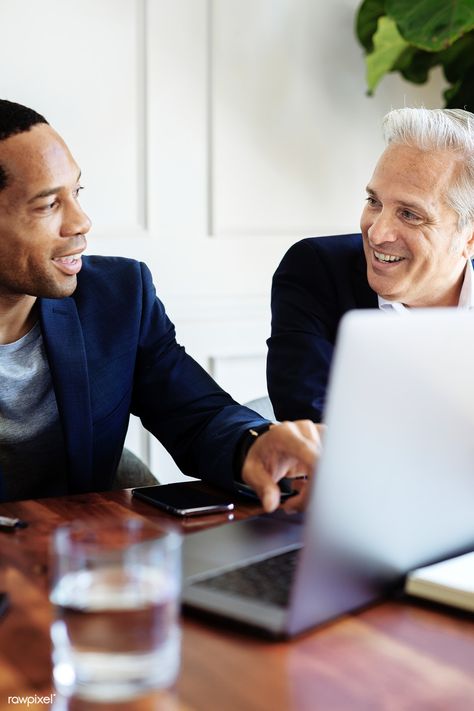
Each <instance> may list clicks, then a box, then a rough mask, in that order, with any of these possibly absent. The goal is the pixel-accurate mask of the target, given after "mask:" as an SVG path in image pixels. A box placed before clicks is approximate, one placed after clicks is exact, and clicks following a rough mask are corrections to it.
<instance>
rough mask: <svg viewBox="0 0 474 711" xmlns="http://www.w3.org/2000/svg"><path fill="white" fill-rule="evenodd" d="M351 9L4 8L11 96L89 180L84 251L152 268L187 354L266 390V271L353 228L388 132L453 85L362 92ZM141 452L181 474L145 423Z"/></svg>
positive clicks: (278, 1)
mask: <svg viewBox="0 0 474 711" xmlns="http://www.w3.org/2000/svg"><path fill="white" fill-rule="evenodd" d="M357 5H358V2H356V0H332V1H331V2H326V1H323V0H81V2H80V3H77V2H73V0H48V2H47V3H42V2H38V0H0V22H1V27H2V42H1V44H0V66H1V67H2V71H1V73H0V96H1V97H3V98H8V99H11V100H16V101H19V102H21V103H25V104H27V105H30V106H32V107H33V108H35V109H37V110H38V111H40V112H43V113H44V114H45V115H46V117H47V118H48V119H49V120H50V121H51V123H52V124H53V125H54V126H55V127H56V128H57V129H58V130H59V131H60V132H61V133H62V134H63V135H64V137H65V138H66V140H67V141H68V143H69V145H70V147H71V149H72V151H73V153H74V155H75V157H76V159H77V160H78V161H79V163H80V165H81V167H82V169H83V176H84V178H83V181H84V185H85V186H86V188H87V189H86V190H85V191H84V194H83V195H84V199H83V204H84V206H85V208H86V210H87V211H88V212H89V214H90V216H91V218H92V220H93V222H94V224H95V229H93V231H92V232H91V236H90V248H89V252H90V253H92V252H95V253H99V254H122V255H126V256H132V257H136V258H139V259H144V260H145V261H146V262H147V263H148V264H149V265H150V267H151V269H152V271H153V274H154V276H155V281H156V284H157V287H158V291H159V293H160V296H161V297H162V298H163V299H164V300H165V303H166V304H167V307H168V311H169V313H170V315H171V317H172V318H173V319H174V321H175V323H176V325H177V331H178V337H179V340H180V341H182V342H184V343H185V344H186V346H187V349H188V351H190V352H191V353H193V354H194V355H195V356H196V357H197V359H198V360H199V361H200V362H201V363H202V364H203V365H204V366H205V367H206V368H207V369H208V370H210V371H211V372H212V373H213V374H214V375H215V376H216V378H217V379H218V380H219V382H221V384H223V385H224V387H226V388H228V389H230V390H231V391H232V394H233V395H234V396H235V397H236V398H238V399H239V398H240V399H243V400H245V399H248V398H250V397H256V396H258V395H261V394H263V393H264V392H265V375H264V364H265V351H266V347H265V339H266V338H267V336H268V334H269V324H270V316H269V290H270V281H271V275H272V273H273V271H274V269H275V268H276V266H277V264H278V262H279V260H280V259H281V257H282V255H283V253H284V252H285V250H286V249H287V247H288V246H289V245H290V244H291V243H293V242H294V241H296V240H297V239H300V238H302V237H304V236H308V235H320V234H331V233H338V232H345V231H357V229H358V219H359V213H360V211H361V208H362V204H363V198H364V186H365V184H366V183H367V181H368V179H369V177H370V175H371V171H372V169H373V165H374V162H375V160H376V158H377V156H378V154H379V153H380V151H381V150H382V142H381V131H380V122H381V118H382V116H383V115H384V114H385V113H386V111H388V110H389V109H390V108H392V107H398V106H402V105H405V104H407V105H420V104H424V105H425V106H429V107H430V106H439V105H441V89H442V79H441V77H440V76H439V75H435V76H434V79H433V81H432V83H431V85H430V86H429V87H415V86H412V85H409V84H406V83H404V82H403V81H402V80H401V79H400V78H399V77H398V76H391V77H388V78H387V79H385V80H384V81H383V83H382V85H381V86H380V87H379V89H378V91H377V95H376V97H374V98H367V97H366V95H365V80H364V63H363V58H362V51H361V49H360V47H359V46H358V45H357V42H356V40H355V37H354V33H353V25H354V14H355V8H356V7H357ZM129 444H130V446H131V447H132V448H133V449H135V450H136V451H138V452H139V453H140V454H141V455H142V456H144V457H145V458H147V459H149V461H150V462H151V464H152V466H153V468H154V469H155V470H156V472H157V474H158V475H159V476H160V478H161V479H169V478H173V477H174V476H176V472H175V470H174V467H173V466H172V465H171V464H170V462H169V460H168V459H167V457H166V456H165V455H164V454H163V452H162V450H161V448H160V447H158V446H157V445H156V444H155V443H152V442H150V441H149V440H148V439H147V437H146V436H144V435H143V433H142V432H140V429H139V428H138V427H137V425H136V423H134V424H133V426H132V428H131V432H130V437H129Z"/></svg>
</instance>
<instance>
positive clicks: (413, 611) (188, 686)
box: [0, 491, 474, 711]
mask: <svg viewBox="0 0 474 711" xmlns="http://www.w3.org/2000/svg"><path fill="white" fill-rule="evenodd" d="M258 510H259V509H258V508H257V507H255V506H239V507H238V508H237V510H236V514H235V517H236V518H244V517H246V516H248V515H249V514H251V513H255V512H258ZM0 515H6V516H15V517H20V518H22V519H24V520H26V521H27V522H28V524H29V525H28V527H27V528H25V529H22V530H15V531H14V532H11V533H7V532H3V531H1V532H0V590H2V591H6V592H7V593H8V595H9V598H10V608H9V610H8V611H7V613H6V614H5V615H4V616H3V617H2V618H1V619H0V709H1V710H2V711H3V710H4V709H5V710H6V709H13V708H29V709H45V708H49V707H51V704H49V703H46V702H45V701H44V697H45V696H48V695H51V694H54V693H55V691H54V688H53V686H52V682H51V659H50V654H51V645H50V639H49V626H50V623H51V619H52V608H51V605H50V603H49V601H48V590H49V585H50V579H49V546H50V536H51V532H52V531H53V530H54V528H55V527H56V526H57V525H58V524H60V523H63V522H66V521H72V520H76V519H81V520H103V519H104V518H124V517H127V516H128V517H130V516H139V517H140V516H144V517H146V518H147V519H148V520H150V521H154V522H155V523H156V524H157V525H160V526H161V527H163V528H165V529H169V528H173V529H180V530H182V531H183V532H184V533H185V534H186V533H187V532H190V531H193V530H196V529H197V527H201V526H204V525H205V526H209V525H218V524H222V523H225V522H226V520H227V519H226V516H225V515H222V516H221V515H219V516H212V517H201V518H200V519H199V521H197V520H190V521H187V522H183V523H181V522H180V521H179V520H178V519H176V518H172V517H170V516H167V515H166V514H164V513H161V512H160V511H159V510H158V509H155V508H153V507H150V506H149V505H148V504H146V503H144V502H139V501H137V500H134V499H132V497H131V494H130V492H129V491H118V492H110V493H105V494H87V495H80V496H71V497H61V498H57V499H42V500H38V501H24V502H15V503H9V504H2V505H0ZM28 696H29V697H30V699H28V700H26V697H28ZM9 697H12V698H10V699H9ZM19 697H25V698H24V699H23V701H21V700H18V699H19ZM52 708H53V709H55V711H62V710H63V709H64V710H66V709H67V710H68V711H94V710H95V709H97V711H109V710H112V709H114V710H115V711H122V710H123V711H151V709H157V710H158V711H470V710H474V621H473V619H472V616H469V615H468V614H467V613H462V612H457V611H454V610H450V609H448V608H446V607H442V606H437V605H434V604H429V603H424V602H414V601H412V600H409V599H404V598H402V597H399V598H395V599H392V600H390V601H386V602H383V603H380V604H378V605H374V606H372V607H370V608H368V609H366V610H364V611H362V612H359V613H355V614H353V615H346V616H344V617H343V618H341V619H339V620H338V621H336V622H334V623H332V624H329V625H327V626H325V627H322V628H319V629H317V630H314V631H312V632H310V633H307V634H305V635H302V636H300V637H299V638H297V639H294V640H291V641H284V642H281V641H280V642H273V641H267V640H265V639H262V638H259V637H258V636H255V635H252V634H249V633H248V631H245V630H244V629H239V628H238V627H236V626H235V625H233V626H230V625H225V624H224V623H222V622H217V621H214V622H209V621H208V620H205V621H203V620H200V619H198V618H193V617H188V616H185V617H184V619H183V651H182V668H181V673H180V676H179V679H178V682H177V684H176V687H175V688H174V689H173V690H171V691H170V692H166V693H161V694H156V695H153V696H149V697H146V698H142V699H139V700H137V701H136V702H135V701H134V702H131V701H128V702H127V703H125V704H112V705H110V704H92V703H91V702H84V701H81V700H79V699H73V700H69V701H68V702H66V701H65V700H61V699H59V698H58V697H57V696H55V697H54V703H53V705H52Z"/></svg>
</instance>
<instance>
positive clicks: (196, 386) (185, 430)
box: [132, 264, 266, 488]
mask: <svg viewBox="0 0 474 711" xmlns="http://www.w3.org/2000/svg"><path fill="white" fill-rule="evenodd" d="M141 274H142V286H143V294H142V299H143V300H142V312H141V324H140V336H139V344H138V353H137V361H136V368H135V376H134V386H133V397H132V412H133V414H135V415H138V416H139V417H140V418H141V420H142V423H143V425H144V426H145V427H146V429H148V430H149V431H150V432H151V433H152V434H154V435H155V436H156V437H157V438H158V439H159V440H160V442H161V443H162V444H163V445H164V446H165V447H166V449H167V450H168V451H169V452H170V454H171V455H172V457H173V458H174V460H175V461H176V463H177V465H178V466H179V468H180V469H181V471H182V472H183V473H185V474H188V475H190V476H195V477H199V478H202V479H206V480H208V481H210V482H213V483H215V484H218V485H219V486H226V487H229V488H230V487H232V485H233V481H234V457H235V453H236V451H237V447H238V445H239V442H240V440H241V438H242V437H243V435H244V433H245V432H246V431H247V430H248V429H249V428H251V427H255V426H258V425H261V424H264V423H265V422H266V420H264V419H262V418H261V417H260V416H259V415H257V414H256V413H255V412H253V411H252V410H249V409H248V408H246V407H243V406H241V405H239V404H237V403H236V402H235V401H234V400H233V399H232V398H231V397H230V395H228V394H227V393H226V392H224V390H222V389H221V388H220V387H219V386H218V385H217V384H216V383H215V382H214V380H213V379H212V378H211V377H210V376H209V375H208V374H207V373H206V371H205V370H204V369H203V368H201V366H200V365H199V364H198V363H196V361H194V360H193V358H191V356H190V355H188V354H187V353H186V351H185V349H184V348H183V347H182V346H180V345H179V344H178V343H177V342H176V337H175V329H174V326H173V324H172V323H171V321H170V320H169V318H168V316H167V315H166V313H165V309H164V306H163V304H162V303H161V301H160V300H159V299H158V298H157V296H156V293H155V288H154V286H153V283H152V278H151V274H150V272H149V270H148V268H147V267H146V266H145V265H144V264H142V265H141Z"/></svg>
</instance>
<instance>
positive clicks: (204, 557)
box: [183, 309, 474, 636]
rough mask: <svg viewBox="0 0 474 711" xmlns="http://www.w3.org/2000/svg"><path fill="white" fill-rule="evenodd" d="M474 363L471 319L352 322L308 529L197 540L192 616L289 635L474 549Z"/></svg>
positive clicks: (296, 526)
mask: <svg viewBox="0 0 474 711" xmlns="http://www.w3.org/2000/svg"><path fill="white" fill-rule="evenodd" d="M473 366H474V314H473V313H470V312H467V311H460V310H456V309H439V310H438V309H428V310H419V311H418V310H417V311H414V312H410V313H408V314H407V315H406V316H400V315H398V314H393V315H392V314H386V313H381V312H378V311H354V312H351V313H350V314H347V315H346V316H345V317H344V319H343V321H342V323H341V327H340V330H339V335H338V340H337V346H336V353H335V359H334V365H333V368H332V372H331V378H330V384H329V393H328V403H327V412H326V415H327V416H326V423H327V425H328V432H327V436H326V439H325V443H324V453H323V457H322V459H321V462H320V465H319V467H318V471H317V474H316V475H315V478H314V480H313V485H312V491H311V496H310V501H309V505H308V508H307V511H306V513H305V516H304V522H302V520H301V517H300V520H296V521H295V520H293V518H292V517H289V516H288V515H287V514H285V513H282V512H277V514H276V515H269V516H258V517H256V518H252V519H250V520H246V521H240V522H236V523H230V524H227V525H225V526H220V527H217V528H213V529H208V530H206V531H203V532H199V533H197V534H191V535H189V536H187V537H186V538H185V542H184V543H185V544H184V571H185V572H184V576H185V580H184V594H183V598H184V604H185V606H188V607H192V608H194V609H197V610H200V611H201V612H205V613H214V614H217V615H220V616H222V617H225V618H228V619H233V620H235V621H238V622H240V623H242V622H243V623H247V624H249V625H251V626H253V627H255V628H260V629H261V630H265V631H266V632H268V633H270V634H273V635H276V636H291V635H294V634H297V633H299V632H302V631H304V630H306V629H308V628H311V627H314V626H316V625H318V624H321V623H323V622H326V621H328V620H330V619H332V618H334V617H337V616H338V615H341V614H342V613H345V612H348V611H350V610H354V609H357V608H359V607H361V606H364V605H367V604H369V603H371V602H373V601H375V600H377V599H379V598H381V597H382V596H385V595H386V594H387V593H390V591H392V590H393V589H394V588H396V587H397V585H399V584H401V583H402V582H403V578H404V576H405V574H406V573H407V572H408V571H409V570H411V569H413V568H415V567H418V566H420V565H424V564H427V563H430V562H434V561H437V560H441V559H443V558H446V557H448V556H452V555H456V554H458V553H461V552H464V551H468V550H471V549H473V548H474V367H473ZM265 581H266V582H265ZM280 584H281V585H280ZM280 587H281V588H282V589H280Z"/></svg>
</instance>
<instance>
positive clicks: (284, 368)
mask: <svg viewBox="0 0 474 711" xmlns="http://www.w3.org/2000/svg"><path fill="white" fill-rule="evenodd" d="M377 307H378V301H377V294H376V293H375V292H374V291H372V289H371V288H370V286H369V283H368V281H367V273H366V261H365V256H364V250H363V246H362V237H361V235H360V234H352V235H337V236H334V237H312V238H309V239H304V240H301V241H300V242H297V243H296V244H294V245H293V246H292V247H290V249H289V250H288V252H287V253H286V255H285V256H284V257H283V260H282V262H281V264H280V266H279V267H278V269H277V271H276V272H275V275H274V277H273V284H272V331H271V337H270V338H269V339H268V341H267V344H268V360H267V383H268V392H269V395H270V399H271V401H272V404H273V408H274V410H275V415H276V418H277V419H278V420H296V419H301V418H309V419H311V420H313V421H314V422H321V420H322V418H323V413H324V405H325V398H326V388H327V382H328V375H329V369H330V365H331V359H332V355H333V350H334V343H335V340H336V333H337V328H338V325H339V321H340V320H341V318H342V316H343V314H345V313H346V311H349V310H351V309H368V308H377Z"/></svg>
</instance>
